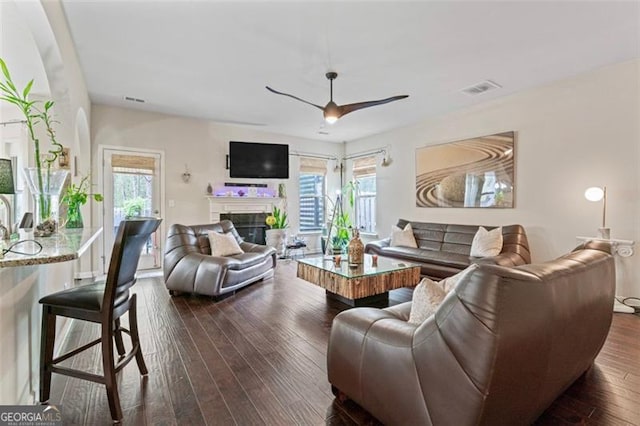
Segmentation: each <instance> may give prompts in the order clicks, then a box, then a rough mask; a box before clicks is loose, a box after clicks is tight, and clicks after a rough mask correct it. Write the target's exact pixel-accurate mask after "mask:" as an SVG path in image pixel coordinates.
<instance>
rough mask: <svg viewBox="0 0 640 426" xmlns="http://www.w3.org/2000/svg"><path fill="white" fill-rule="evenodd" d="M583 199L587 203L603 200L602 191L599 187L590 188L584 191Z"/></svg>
mask: <svg viewBox="0 0 640 426" xmlns="http://www.w3.org/2000/svg"><path fill="white" fill-rule="evenodd" d="M584 198H586V199H587V200H589V201H600V200H602V198H604V189H602V188H600V187H599V186H592V187H591V188H587V190H586V191H584Z"/></svg>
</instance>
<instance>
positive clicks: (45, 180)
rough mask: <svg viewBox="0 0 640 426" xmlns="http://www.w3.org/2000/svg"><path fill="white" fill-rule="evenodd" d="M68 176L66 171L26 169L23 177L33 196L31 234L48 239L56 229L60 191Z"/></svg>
mask: <svg viewBox="0 0 640 426" xmlns="http://www.w3.org/2000/svg"><path fill="white" fill-rule="evenodd" d="M68 174H69V171H68V170H53V169H45V168H42V169H38V168H36V167H28V168H25V169H24V175H25V178H26V180H27V184H28V185H29V190H30V191H31V194H32V196H33V201H34V203H33V210H34V211H33V223H34V227H33V234H34V235H35V236H36V237H48V236H50V235H51V234H53V233H55V232H56V230H57V228H58V203H59V198H60V191H62V186H63V185H64V181H65V179H66V178H67V175H68Z"/></svg>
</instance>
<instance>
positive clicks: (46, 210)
mask: <svg viewBox="0 0 640 426" xmlns="http://www.w3.org/2000/svg"><path fill="white" fill-rule="evenodd" d="M0 68H1V70H2V75H3V77H4V81H0V100H3V101H5V102H8V103H10V104H13V105H15V106H16V107H18V109H19V110H20V112H22V115H23V116H24V118H25V122H26V125H27V130H28V134H29V138H30V139H31V141H32V142H33V148H34V164H35V167H29V168H27V169H25V177H26V180H27V183H28V185H29V189H30V191H31V193H32V195H33V197H34V203H35V206H34V207H35V208H34V210H35V214H34V221H35V224H36V226H35V228H34V234H35V235H36V236H48V235H51V234H52V233H54V232H55V230H56V227H57V218H56V217H55V215H56V214H57V199H58V196H59V195H60V190H61V189H62V186H63V185H64V182H65V179H66V178H67V174H68V171H67V170H56V169H54V167H53V166H54V163H55V161H56V159H57V158H58V155H59V154H60V153H61V152H62V148H63V147H62V145H61V144H60V143H58V142H57V140H56V134H55V131H54V129H53V123H54V120H53V119H52V108H53V105H54V103H53V101H46V102H39V101H31V100H29V94H30V92H31V87H32V86H33V80H31V81H29V82H28V83H27V85H26V86H25V88H24V89H23V90H22V91H20V90H18V89H17V87H16V85H15V84H14V82H13V80H12V78H11V74H10V73H9V69H8V68H7V65H6V63H5V62H4V60H2V58H0ZM36 124H43V125H44V126H45V130H46V134H47V136H48V138H49V140H50V141H51V149H50V150H49V151H48V152H47V153H46V154H44V155H41V152H40V140H39V139H38V138H37V137H36V134H35V126H36ZM43 163H44V165H43Z"/></svg>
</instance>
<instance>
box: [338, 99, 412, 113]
mask: <svg viewBox="0 0 640 426" xmlns="http://www.w3.org/2000/svg"><path fill="white" fill-rule="evenodd" d="M408 97H409V95H398V96H392V97H390V98H386V99H380V100H377V101H366V102H356V103H355V104H347V105H341V106H339V107H338V111H340V117H342V116H343V115H345V114H349V113H350V112H353V111H357V110H359V109H362V108H369V107H372V106H376V105H382V104H387V103H389V102H393V101H399V100H400V99H404V98H408Z"/></svg>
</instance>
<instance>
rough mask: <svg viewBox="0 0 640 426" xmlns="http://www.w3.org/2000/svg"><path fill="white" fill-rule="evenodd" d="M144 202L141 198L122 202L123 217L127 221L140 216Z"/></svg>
mask: <svg viewBox="0 0 640 426" xmlns="http://www.w3.org/2000/svg"><path fill="white" fill-rule="evenodd" d="M145 204H146V202H145V199H144V198H142V197H136V198H131V199H129V200H126V201H125V202H124V206H123V207H124V216H125V217H126V218H127V219H129V218H132V217H138V216H142V212H143V211H144V206H145Z"/></svg>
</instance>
